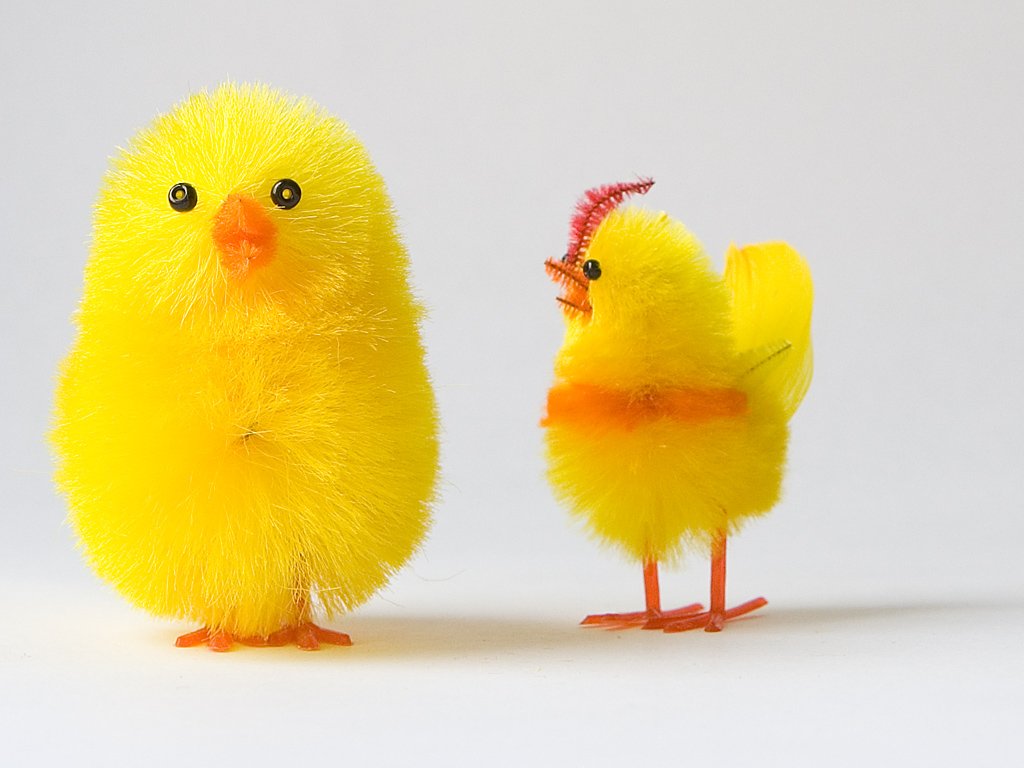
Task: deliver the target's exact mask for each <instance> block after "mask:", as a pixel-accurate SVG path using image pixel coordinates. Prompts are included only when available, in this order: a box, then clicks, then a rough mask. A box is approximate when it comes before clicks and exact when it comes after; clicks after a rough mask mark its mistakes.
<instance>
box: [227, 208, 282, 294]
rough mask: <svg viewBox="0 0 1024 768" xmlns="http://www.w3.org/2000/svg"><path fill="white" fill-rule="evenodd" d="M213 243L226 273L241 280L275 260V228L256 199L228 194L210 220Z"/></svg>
mask: <svg viewBox="0 0 1024 768" xmlns="http://www.w3.org/2000/svg"><path fill="white" fill-rule="evenodd" d="M213 242H214V244H215V245H216V246H217V251H218V252H219V253H220V261H221V264H223V265H224V268H225V269H226V270H227V272H228V274H229V275H231V276H232V277H234V278H236V279H239V280H240V279H242V278H244V277H245V276H246V275H248V274H249V272H250V271H251V270H253V269H258V268H259V267H262V266H265V265H266V264H269V263H270V261H271V260H272V259H273V258H274V252H275V250H276V246H277V228H276V227H275V226H274V222H273V221H271V220H270V217H269V216H268V215H267V212H266V211H265V210H264V209H263V206H262V205H260V204H259V202H258V201H257V200H256V199H254V198H252V197H249V196H248V195H228V196H227V198H226V199H225V200H224V202H223V203H221V206H220V208H219V209H218V211H217V214H216V216H214V219H213Z"/></svg>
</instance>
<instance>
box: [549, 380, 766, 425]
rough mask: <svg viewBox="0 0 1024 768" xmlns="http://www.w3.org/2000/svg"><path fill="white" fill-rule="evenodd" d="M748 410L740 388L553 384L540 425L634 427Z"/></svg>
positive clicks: (692, 421) (701, 419) (720, 416)
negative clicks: (643, 388)
mask: <svg viewBox="0 0 1024 768" xmlns="http://www.w3.org/2000/svg"><path fill="white" fill-rule="evenodd" d="M746 412H747V395H746V393H744V392H741V391H740V390H738V389H659V390H654V391H651V392H645V393H637V392H623V391H621V390H615V389H605V388H603V387H597V386H593V385H590V384H557V385H555V386H554V387H552V388H551V389H549V390H548V407H547V414H546V415H545V416H544V418H543V419H542V420H541V426H544V427H549V426H553V425H556V424H573V425H577V426H579V425H592V426H594V427H603V428H619V429H627V430H629V429H635V428H636V427H638V426H639V425H641V424H644V423H646V422H650V421H655V420H657V419H662V418H669V419H673V420H675V421H679V422H683V423H687V424H701V423H704V422H707V421H714V420H717V419H732V418H738V417H740V416H743V415H745V414H746Z"/></svg>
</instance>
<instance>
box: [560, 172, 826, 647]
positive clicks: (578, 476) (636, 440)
mask: <svg viewBox="0 0 1024 768" xmlns="http://www.w3.org/2000/svg"><path fill="white" fill-rule="evenodd" d="M653 183H654V182H653V181H651V180H650V179H644V180H640V181H637V182H635V183H623V184H612V185H607V186H603V187H598V188H596V189H592V190H590V191H588V192H587V193H586V194H585V195H584V196H583V198H582V199H581V201H580V202H579V204H578V205H577V210H576V214H575V216H574V218H573V221H572V226H571V232H570V243H569V250H568V252H567V253H566V255H565V256H564V257H562V258H561V259H558V260H556V259H551V260H548V261H547V262H546V267H547V270H548V273H549V274H550V275H551V276H552V277H553V278H554V279H555V280H556V281H557V282H559V283H560V284H561V285H562V286H563V293H562V296H560V297H559V301H560V302H561V304H562V308H563V310H564V313H565V318H566V332H565V341H564V343H563V345H562V348H561V350H560V352H559V354H558V358H557V361H556V364H555V377H556V381H555V384H554V385H553V386H552V388H551V389H550V391H549V392H548V399H547V411H546V415H545V417H544V419H543V421H542V425H543V426H545V427H546V429H547V431H546V443H547V455H548V462H549V479H550V481H551V484H552V486H553V488H554V490H555V493H556V495H557V496H558V497H559V498H560V499H561V500H562V501H563V502H564V503H565V504H566V505H567V506H568V507H569V509H570V510H571V511H572V513H573V514H575V515H576V516H578V517H580V518H581V519H582V520H583V521H585V523H586V525H587V527H588V528H589V530H590V531H591V532H592V533H594V534H595V535H596V536H597V537H599V538H600V539H602V540H603V541H605V542H607V543H610V544H612V545H614V546H616V547H618V548H619V549H621V550H622V551H624V552H625V554H627V555H628V556H629V557H631V558H634V559H636V560H638V561H640V562H641V563H642V564H643V570H644V587H645V595H646V609H645V610H643V611H637V612H631V613H611V614H595V615H592V616H588V617H587V618H586V619H584V621H583V624H584V625H588V626H605V627H608V628H624V627H629V626H643V627H646V628H650V629H654V628H661V629H664V630H666V631H682V630H685V629H693V628H698V627H704V628H705V629H706V630H708V631H718V630H720V629H722V627H723V625H724V623H725V621H726V620H727V619H730V618H733V617H735V616H740V615H743V614H745V613H748V612H750V611H752V610H754V609H756V608H759V607H761V606H762V605H764V604H765V603H766V601H765V600H764V599H763V598H757V599H755V600H751V601H748V602H746V603H743V604H742V605H739V606H736V607H734V608H728V609H727V608H726V606H725V557H726V540H727V538H728V537H729V536H730V535H731V534H733V533H735V532H736V531H737V530H738V529H739V528H740V526H741V525H742V524H743V522H744V521H745V520H747V519H748V518H750V517H752V516H755V515H761V514H764V513H766V512H768V511H769V510H770V509H771V508H772V506H774V504H775V503H776V501H777V500H778V498H779V491H780V485H781V481H782V474H783V464H784V462H785V455H786V443H787V439H788V429H787V422H788V420H789V418H790V417H791V416H792V415H793V413H794V412H795V411H796V408H797V406H798V405H799V404H800V401H801V400H802V399H803V396H804V394H805V392H806V391H807V387H808V385H809V383H810V379H811V370H812V354H811V342H810V321H811V305H812V299H813V288H812V284H811V277H810V272H809V270H808V268H807V265H806V264H805V263H804V261H803V259H801V258H800V256H799V255H798V254H797V253H796V251H794V250H793V249H792V248H790V247H789V246H788V245H785V244H783V243H768V244H763V245H754V246H749V247H745V248H741V249H737V248H730V251H729V253H728V257H727V263H726V268H725V275H724V277H723V276H720V275H718V274H716V273H715V272H714V271H713V270H712V267H711V264H710V262H709V260H708V258H707V256H706V255H705V254H704V252H703V251H702V250H701V247H700V245H699V244H698V243H697V241H696V239H695V238H694V237H693V235H691V234H690V233H689V232H688V231H687V230H686V229H685V228H684V227H683V226H682V225H681V224H679V223H678V222H676V221H673V220H672V219H670V218H669V217H668V216H667V215H666V214H664V213H661V214H653V213H649V212H647V211H643V210H640V209H635V208H630V209H626V210H621V211H620V210H618V207H619V205H620V204H621V203H622V201H623V200H624V199H625V198H626V197H627V196H628V195H630V194H643V193H646V192H647V191H648V190H649V189H650V188H651V186H652V185H653ZM685 545H692V546H695V547H698V548H701V549H706V550H708V549H709V550H710V551H711V605H710V609H709V610H707V611H704V610H703V606H701V605H700V604H693V605H688V606H685V607H683V608H678V609H674V610H665V611H663V610H662V608H661V598H660V591H659V583H658V564H659V562H661V561H665V560H673V559H675V558H677V557H678V556H679V555H680V553H681V551H682V550H683V549H684V547H685Z"/></svg>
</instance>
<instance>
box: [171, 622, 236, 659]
mask: <svg viewBox="0 0 1024 768" xmlns="http://www.w3.org/2000/svg"><path fill="white" fill-rule="evenodd" d="M174 644H175V645H176V646H177V647H178V648H192V647H194V646H197V645H205V646H206V647H207V648H209V649H210V650H211V651H217V652H219V653H223V652H224V651H230V650H231V646H233V645H234V644H235V638H234V637H232V635H231V633H230V632H224V631H223V630H221V631H219V632H210V630H209V628H207V627H203V628H202V629H197V630H196V631H195V632H189V633H188V634H185V635H182V636H181V637H179V638H178V639H177V640H175V641H174Z"/></svg>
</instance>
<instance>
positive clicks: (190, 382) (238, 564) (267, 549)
mask: <svg viewBox="0 0 1024 768" xmlns="http://www.w3.org/2000/svg"><path fill="white" fill-rule="evenodd" d="M283 178H286V179H294V180H295V181H296V182H298V184H300V185H301V200H300V202H299V204H298V205H296V206H294V207H292V208H283V207H281V206H277V205H275V204H274V202H272V200H271V196H270V193H271V189H272V187H273V185H274V184H275V182H277V181H278V180H280V179H283ZM178 182H188V183H189V184H191V185H193V186H194V188H195V190H196V192H197V204H196V206H195V208H194V209H193V210H189V211H187V212H179V211H177V210H173V209H172V207H171V206H170V205H169V204H168V190H169V189H170V188H171V187H172V185H175V184H176V183H178ZM229 195H244V196H247V197H248V198H251V199H252V200H255V201H256V202H257V203H258V204H259V207H260V208H262V209H263V212H264V213H265V217H268V218H269V220H270V222H272V225H273V229H274V231H276V249H275V255H274V258H273V260H272V261H270V262H269V263H267V264H266V265H265V266H262V267H260V268H259V269H254V270H253V271H251V272H250V273H249V274H247V275H245V276H244V278H240V277H238V276H237V275H235V276H232V274H230V271H229V270H227V269H226V268H225V267H224V265H223V263H222V259H220V258H218V252H217V248H216V244H215V242H214V240H213V236H212V234H211V233H212V226H213V222H214V219H215V216H217V213H218V210H220V208H221V206H222V203H224V201H225V199H226V198H227V197H228V196H229ZM407 271H408V259H407V255H406V252H405V249H404V247H403V245H402V244H401V242H400V240H399V237H398V234H397V232H396V226H395V217H394V215H393V211H392V207H391V203H390V200H389V198H388V196H387V192H386V190H385V187H384V183H383V181H382V180H381V178H380V176H379V175H378V174H377V172H376V170H375V169H374V167H373V166H372V164H371V162H370V159H369V157H368V156H367V153H366V151H365V150H364V148H363V146H362V145H361V144H360V142H359V141H358V139H357V138H356V137H355V136H354V135H353V134H352V132H351V131H350V130H349V129H348V127H347V126H345V125H344V124H343V123H341V122H340V121H338V120H337V119H335V118H333V117H331V116H329V115H328V114H325V113H324V112H323V111H321V110H320V109H319V108H318V107H316V106H315V105H313V104H312V103H310V102H308V101H305V100H296V99H293V98H290V97H286V96H284V95H282V94H281V93H279V92H276V91H274V90H271V89H269V88H266V87H262V86H234V85H225V86H221V87H220V88H218V89H216V90H215V91H213V92H210V93H206V92H203V93H199V94H197V95H195V96H193V97H191V98H189V99H188V100H186V101H185V102H184V103H182V104H180V105H179V106H178V107H176V108H175V109H174V110H173V111H172V112H170V113H169V114H167V115H163V116H161V117H159V118H158V119H157V120H156V121H155V122H154V123H153V124H152V125H150V126H149V127H148V128H146V129H145V130H143V131H142V132H141V133H140V134H139V135H138V136H136V137H135V139H134V140H133V141H132V142H131V144H130V145H129V147H128V148H127V149H126V150H124V151H122V152H121V154H120V155H119V156H118V157H117V158H116V159H115V160H114V162H113V165H112V168H111V170H110V171H109V172H108V174H107V176H106V178H105V180H104V183H103V186H102V189H101V192H100V195H99V200H98V203H97V205H96V211H95V221H94V235H93V243H92V248H91V254H90V258H89V262H88V266H87V268H86V273H85V291H84V297H83V299H82V302H81V306H80V309H79V312H78V314H77V317H76V322H77V326H78V335H77V339H76V341H75V343H74V347H73V349H72V351H71V353H70V355H69V356H68V358H67V359H66V360H65V362H64V365H63V368H62V370H61V374H60V380H59V385H58V389H57V396H56V413H55V426H54V429H53V432H52V436H51V437H52V442H53V444H54V446H55V451H56V454H57V458H58V470H57V481H58V484H59V486H60V488H61V489H62V490H63V492H64V493H65V494H66V495H67V499H68V504H69V507H70V520H71V523H72V525H73V527H74V530H75V531H76V532H77V534H78V537H79V539H80V542H81V546H82V547H83V548H84V551H85V554H86V556H87V558H88V561H89V562H90V563H91V565H92V566H93V568H94V569H95V570H96V571H97V573H99V574H100V575H101V576H102V577H103V578H105V579H108V580H109V581H110V582H112V583H113V584H114V586H115V587H116V588H117V589H118V590H119V591H120V592H121V593H123V594H124V595H125V596H126V597H127V598H128V599H129V600H131V601H132V602H133V603H135V604H136V605H139V606H141V607H142V608H145V609H146V610H148V611H151V612H152V613H154V614H158V615H161V616H168V617H182V618H188V619H191V620H194V621H195V622H198V623H200V624H202V625H205V626H208V627H210V628H211V629H212V630H215V631H216V630H224V631H228V632H230V633H232V634H234V635H236V636H265V635H268V634H269V633H271V632H274V631H276V630H279V629H281V628H284V627H288V626H291V625H294V624H295V623H296V622H298V621H301V620H303V618H304V613H305V611H306V606H307V604H308V602H309V598H310V595H311V594H312V599H313V603H314V604H316V603H319V604H320V605H322V607H323V608H324V609H325V611H326V612H327V614H328V615H331V614H332V613H334V612H337V611H340V610H346V609H350V608H352V607H353V606H356V605H358V604H359V603H361V602H363V601H365V600H366V599H367V598H369V597H370V596H371V595H372V594H373V593H374V592H375V591H376V590H378V589H379V588H380V587H381V586H382V585H383V584H384V583H385V582H386V581H387V579H388V578H389V576H390V575H391V574H392V573H393V572H394V571H395V570H396V569H397V568H399V567H400V566H401V565H402V564H403V563H405V562H406V561H407V560H408V558H409V557H410V555H411V554H412V553H413V552H414V551H415V550H416V548H417V547H418V545H419V544H420V542H421V541H422V539H423V537H424V534H425V532H426V529H427V526H428V522H429V512H430V503H431V501H432V499H433V496H434V489H435V481H436V475H437V459H438V448H437V438H436V433H437V418H436V412H435V404H434V397H433V392H432V390H431V386H430V383H429V380H428V376H427V371H426V368H425V366H424V360H423V349H422V346H421V342H420V339H419V331H418V324H419V319H420V316H421V309H420V307H419V306H418V304H417V303H416V301H415V300H414V298H413V296H412V294H411V292H410V288H409V285H408V279H407Z"/></svg>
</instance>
